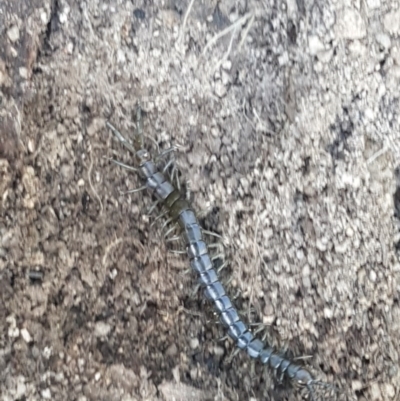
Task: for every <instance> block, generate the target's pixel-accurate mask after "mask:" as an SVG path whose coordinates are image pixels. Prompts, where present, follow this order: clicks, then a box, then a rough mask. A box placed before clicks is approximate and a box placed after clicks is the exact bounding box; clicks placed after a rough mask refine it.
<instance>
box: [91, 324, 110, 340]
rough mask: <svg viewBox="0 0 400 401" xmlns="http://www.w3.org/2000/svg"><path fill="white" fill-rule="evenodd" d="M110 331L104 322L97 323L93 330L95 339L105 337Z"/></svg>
mask: <svg viewBox="0 0 400 401" xmlns="http://www.w3.org/2000/svg"><path fill="white" fill-rule="evenodd" d="M110 331H111V326H110V325H109V324H107V323H105V322H97V323H96V325H95V328H94V335H95V336H96V337H105V336H107V334H108V333H109V332H110Z"/></svg>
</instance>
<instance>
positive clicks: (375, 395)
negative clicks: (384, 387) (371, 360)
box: [370, 382, 382, 401]
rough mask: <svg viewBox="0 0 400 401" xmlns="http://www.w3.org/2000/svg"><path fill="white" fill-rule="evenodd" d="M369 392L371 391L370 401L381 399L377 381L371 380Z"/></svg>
mask: <svg viewBox="0 0 400 401" xmlns="http://www.w3.org/2000/svg"><path fill="white" fill-rule="evenodd" d="M370 392H371V401H378V400H379V401H380V400H382V394H381V390H380V388H379V385H378V383H373V382H372V383H371V387H370Z"/></svg>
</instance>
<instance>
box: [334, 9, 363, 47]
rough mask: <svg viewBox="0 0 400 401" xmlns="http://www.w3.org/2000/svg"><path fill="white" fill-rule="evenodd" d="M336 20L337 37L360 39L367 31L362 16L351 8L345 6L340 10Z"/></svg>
mask: <svg viewBox="0 0 400 401" xmlns="http://www.w3.org/2000/svg"><path fill="white" fill-rule="evenodd" d="M336 21H337V22H336V26H335V34H336V36H337V37H338V38H342V39H352V40H354V39H362V38H364V37H365V35H366V33H367V30H366V28H365V22H364V20H363V18H362V17H361V15H360V13H359V12H358V11H357V10H355V9H353V8H349V7H346V8H344V9H343V10H341V11H340V12H339V13H338V16H337V19H336Z"/></svg>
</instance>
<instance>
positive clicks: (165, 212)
mask: <svg viewBox="0 0 400 401" xmlns="http://www.w3.org/2000/svg"><path fill="white" fill-rule="evenodd" d="M167 214H168V210H164V211H163V212H162V213H160V214H159V215H158V216H157V217H156V218H155V219H154V221H153V222H152V223H151V224H150V227H153V226H154V224H155V223H156V222H157V221H158V220H160V219H161V218H163V217H164V216H166V215H167Z"/></svg>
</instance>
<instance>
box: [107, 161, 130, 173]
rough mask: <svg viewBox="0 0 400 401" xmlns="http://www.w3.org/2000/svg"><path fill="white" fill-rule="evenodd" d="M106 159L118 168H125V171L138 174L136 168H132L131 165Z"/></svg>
mask: <svg viewBox="0 0 400 401" xmlns="http://www.w3.org/2000/svg"><path fill="white" fill-rule="evenodd" d="M105 158H106V159H108V160H109V161H110V162H112V163H114V164H116V165H117V166H119V167H122V168H124V169H125V170H129V171H134V172H136V173H137V172H138V169H137V168H136V167H132V166H130V165H129V164H125V163H122V162H120V161H118V160H115V159H112V158H110V157H105Z"/></svg>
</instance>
